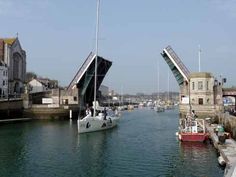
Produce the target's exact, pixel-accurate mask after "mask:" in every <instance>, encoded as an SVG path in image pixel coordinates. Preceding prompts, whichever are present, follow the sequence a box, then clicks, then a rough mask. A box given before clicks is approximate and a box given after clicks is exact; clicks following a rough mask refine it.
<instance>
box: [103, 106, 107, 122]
mask: <svg viewBox="0 0 236 177" xmlns="http://www.w3.org/2000/svg"><path fill="white" fill-rule="evenodd" d="M103 114H104V120H107V110H106V107H104V110H103Z"/></svg>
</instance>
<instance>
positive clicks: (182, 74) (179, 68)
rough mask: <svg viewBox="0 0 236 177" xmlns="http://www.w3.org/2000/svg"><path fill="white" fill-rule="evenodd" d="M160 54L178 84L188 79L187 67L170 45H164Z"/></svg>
mask: <svg viewBox="0 0 236 177" xmlns="http://www.w3.org/2000/svg"><path fill="white" fill-rule="evenodd" d="M161 55H162V57H163V58H164V60H165V61H166V63H167V65H168V66H169V68H170V70H171V71H172V73H173V75H174V77H175V79H176V81H177V82H178V84H179V86H181V85H183V83H184V81H187V82H188V81H189V74H190V73H189V71H188V69H187V68H186V67H185V65H184V64H183V62H182V61H181V60H180V58H179V57H178V56H177V54H176V53H175V52H174V50H173V49H172V48H171V47H170V46H168V47H166V48H165V49H164V50H163V52H162V53H161Z"/></svg>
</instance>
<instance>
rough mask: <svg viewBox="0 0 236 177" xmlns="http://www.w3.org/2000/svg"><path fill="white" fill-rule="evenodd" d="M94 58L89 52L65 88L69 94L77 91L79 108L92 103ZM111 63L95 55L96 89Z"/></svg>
mask: <svg viewBox="0 0 236 177" xmlns="http://www.w3.org/2000/svg"><path fill="white" fill-rule="evenodd" d="M95 58H96V54H94V53H92V52H91V53H90V54H89V56H88V57H87V58H86V60H85V61H84V63H83V64H82V66H81V67H80V68H79V70H78V71H77V73H76V74H75V76H74V78H73V79H72V81H71V82H70V84H69V86H68V88H67V93H68V94H69V95H71V94H72V93H73V92H74V91H76V92H77V93H78V100H79V107H80V108H81V109H83V108H84V107H85V106H86V104H89V105H92V102H93V100H94V76H95ZM111 65H112V62H111V61H109V60H107V59H105V58H103V57H101V56H98V57H97V87H96V89H97V91H98V89H99V87H100V85H101V83H102V81H103V79H104V77H105V75H106V73H107V72H108V70H109V69H110V67H111Z"/></svg>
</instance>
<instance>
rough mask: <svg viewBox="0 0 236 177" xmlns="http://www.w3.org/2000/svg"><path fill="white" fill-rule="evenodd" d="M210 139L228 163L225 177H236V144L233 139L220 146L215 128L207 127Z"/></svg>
mask: <svg viewBox="0 0 236 177" xmlns="http://www.w3.org/2000/svg"><path fill="white" fill-rule="evenodd" d="M206 128H207V130H208V132H209V133H210V138H211V140H212V142H213V144H214V146H215V148H216V149H218V151H219V152H220V155H221V156H222V157H223V158H224V160H225V162H226V168H225V173H224V177H236V142H235V141H234V140H233V139H226V141H225V143H224V144H222V145H221V144H219V139H218V136H217V135H216V134H215V132H214V126H210V125H209V124H207V125H206Z"/></svg>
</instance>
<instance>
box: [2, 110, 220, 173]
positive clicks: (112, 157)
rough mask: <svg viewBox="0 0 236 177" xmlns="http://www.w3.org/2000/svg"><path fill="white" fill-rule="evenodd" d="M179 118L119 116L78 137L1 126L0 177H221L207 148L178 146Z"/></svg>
mask: <svg viewBox="0 0 236 177" xmlns="http://www.w3.org/2000/svg"><path fill="white" fill-rule="evenodd" d="M177 125H178V112H177V111H173V110H171V111H166V112H164V113H156V112H155V111H153V110H147V109H143V110H135V111H133V112H124V113H123V118H122V119H121V121H120V124H119V126H118V127H117V128H115V129H112V130H108V131H103V132H95V133H90V134H82V135H78V134H77V124H76V122H69V121H32V122H25V123H15V124H2V125H0V176H1V177H21V176H22V177H32V176H35V177H41V176H47V177H51V176H52V177H69V176H78V177H80V176H81V177H83V176H88V177H100V176H101V177H118V176H121V177H123V176H130V177H132V176H134V177H136V176H140V177H149V176H150V177H162V176H163V177H165V176H167V177H222V176H223V172H224V171H223V170H222V169H221V168H220V167H219V165H218V163H217V153H216V150H215V149H214V148H213V147H212V145H210V144H209V143H208V144H202V143H179V142H178V140H177V139H176V136H175V132H176V131H177Z"/></svg>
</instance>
